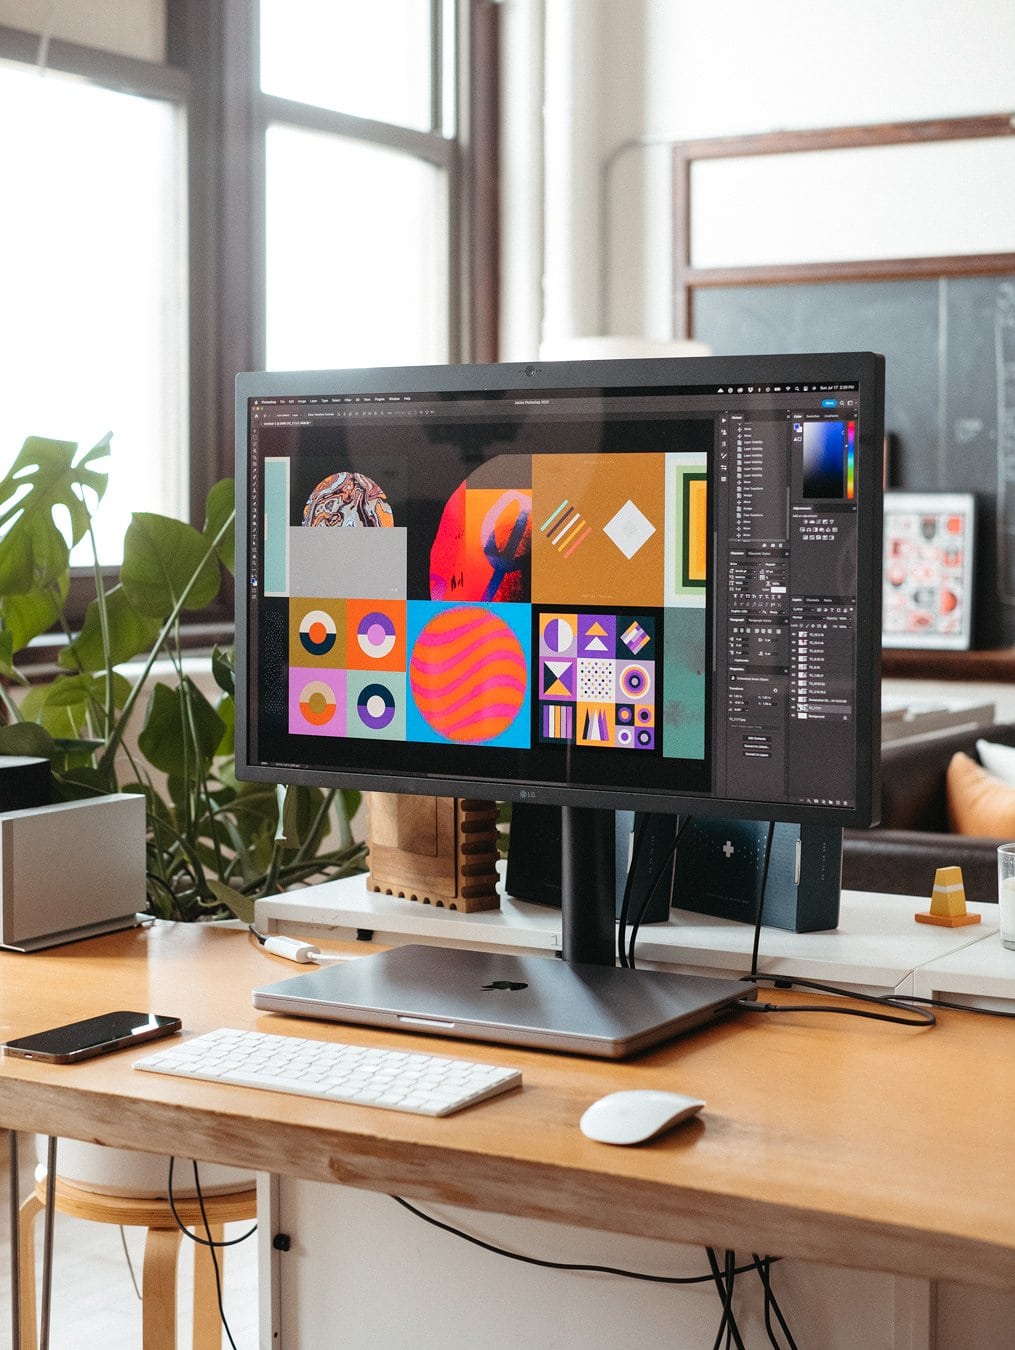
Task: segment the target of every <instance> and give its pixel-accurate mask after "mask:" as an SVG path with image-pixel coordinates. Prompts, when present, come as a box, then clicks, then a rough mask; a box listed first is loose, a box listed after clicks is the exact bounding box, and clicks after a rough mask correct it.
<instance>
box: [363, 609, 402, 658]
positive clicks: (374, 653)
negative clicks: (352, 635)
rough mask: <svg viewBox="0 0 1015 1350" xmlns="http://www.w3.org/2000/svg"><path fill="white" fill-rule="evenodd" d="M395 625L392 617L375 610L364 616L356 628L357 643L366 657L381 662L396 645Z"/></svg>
mask: <svg viewBox="0 0 1015 1350" xmlns="http://www.w3.org/2000/svg"><path fill="white" fill-rule="evenodd" d="M395 636H396V635H395V625H394V624H393V623H392V621H391V617H390V615H387V614H381V613H380V612H379V611H378V610H374V611H373V612H372V613H370V614H364V616H363V618H362V619H360V621H359V623H358V624H357V626H356V641H357V642H358V643H359V645H360V650H361V651H362V652H363V654H364V655H365V656H371V657H373V658H374V659H375V660H380V658H381V657H382V656H387V654H388V652H390V651H391V649H392V648H393V647H394V645H395Z"/></svg>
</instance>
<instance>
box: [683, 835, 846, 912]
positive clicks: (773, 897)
mask: <svg viewBox="0 0 1015 1350" xmlns="http://www.w3.org/2000/svg"><path fill="white" fill-rule="evenodd" d="M767 837H768V821H763V820H761V821H758V820H711V819H708V818H707V817H704V816H694V817H692V818H691V819H690V820H689V821H688V823H687V826H686V828H685V829H684V831H683V832H682V834H681V836H680V842H679V844H678V845H677V864H676V870H675V880H674V888H673V904H674V905H675V906H676V907H677V908H678V909H689V910H693V911H694V912H695V913H696V914H714V915H716V916H717V917H719V918H723V919H739V920H741V921H742V922H744V923H754V922H756V920H757V915H758V906H759V904H760V903H761V901H762V894H761V890H762V880H763V878H764V862H765V844H766V840H767ZM841 887H842V830H841V829H840V828H838V827H833V826H828V825H789V824H785V823H783V822H777V823H776V825H775V828H774V830H773V834H772V853H771V858H770V859H769V864H768V878H767V881H766V884H765V893H764V910H763V914H762V923H764V924H767V925H770V926H771V927H773V928H788V929H790V930H792V931H794V932H797V933H810V932H814V931H816V930H818V929H826V928H835V927H836V926H837V924H838V922H839V895H840V891H841Z"/></svg>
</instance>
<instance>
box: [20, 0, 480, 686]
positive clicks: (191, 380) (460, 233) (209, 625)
mask: <svg viewBox="0 0 1015 1350" xmlns="http://www.w3.org/2000/svg"><path fill="white" fill-rule="evenodd" d="M431 4H432V12H433V16H434V17H433V19H432V30H433V34H434V41H433V42H432V65H431V89H432V91H433V92H432V97H431V124H432V125H431V129H430V130H429V131H425V132H421V131H415V130H412V129H409V128H398V127H393V126H392V125H390V124H387V123H380V122H373V121H370V120H369V119H363V118H355V117H350V116H348V115H346V114H341V113H335V112H331V111H329V110H327V109H321V108H316V107H313V106H312V105H308V104H300V103H294V102H291V101H290V100H287V99H281V98H278V97H276V96H273V95H268V94H263V93H262V92H261V91H260V88H259V59H258V14H257V8H258V7H257V5H256V3H255V2H254V0H221V2H220V3H218V4H208V3H207V0H166V34H165V38H166V44H165V61H164V63H159V62H151V61H145V60H142V59H139V58H136V57H130V56H123V55H119V54H117V53H115V52H110V51H107V50H104V49H99V48H91V47H85V46H81V45H79V44H77V43H72V42H67V41H64V40H60V39H56V38H53V39H52V40H50V41H49V42H48V43H47V44H46V65H47V67H48V68H51V69H53V70H54V71H59V72H61V73H64V74H69V75H79V76H81V77H83V78H85V79H87V80H90V81H92V82H94V83H96V84H100V85H103V86H106V87H108V88H111V89H115V90H118V91H121V92H124V93H131V94H136V95H138V96H141V97H150V98H155V99H160V100H164V101H168V102H171V103H173V104H175V105H176V106H177V107H178V108H180V109H182V111H183V113H184V115H185V117H186V126H187V130H186V154H187V163H186V198H187V205H186V232H187V257H188V265H187V285H188V297H187V299H188V305H187V309H188V332H187V334H186V335H185V348H186V350H187V355H188V388H187V392H188V404H189V406H188V411H187V417H186V422H187V427H188V452H187V453H188V476H189V512H190V519H191V521H192V522H193V523H194V524H195V525H197V526H198V527H199V528H200V526H201V524H202V523H203V513H204V504H205V501H206V499H207V494H208V490H209V488H210V487H211V486H212V485H213V484H214V483H215V482H217V481H218V480H219V479H221V478H224V477H228V476H230V475H231V474H232V473H233V471H234V461H235V456H234V436H235V428H234V395H233V386H234V380H235V375H236V374H237V373H238V372H239V371H244V370H256V369H261V368H263V365H264V353H265V332H264V329H265V259H266V242H265V236H266V226H265V214H266V213H265V201H264V197H265V151H264V146H265V132H266V129H267V127H268V125H269V123H270V122H271V121H281V122H284V123H288V124H289V125H293V126H299V127H306V128H309V129H312V130H325V131H328V132H330V133H334V134H339V135H343V136H347V137H350V138H352V139H356V140H361V141H364V142H366V143H368V144H374V145H381V146H389V147H393V148H396V149H399V150H403V151H406V152H408V153H411V154H414V155H417V156H419V157H421V158H423V159H425V160H426V161H427V162H429V163H432V164H435V165H437V166H438V167H440V168H441V169H443V170H444V171H445V173H446V175H447V184H448V196H447V220H448V256H447V262H448V285H449V308H448V316H447V331H448V335H449V359H450V360H451V361H462V360H482V361H490V360H495V359H496V352H497V339H496V334H497V322H498V316H497V308H498V306H497V278H498V253H499V249H498V237H497V228H496V222H497V219H498V201H497V176H498V175H497V170H498V157H497V140H498V136H497V128H498V106H497V102H498V80H497V62H498V46H499V44H498V38H497V35H498V17H499V16H498V3H497V0H455V3H454V4H453V5H450V6H449V12H450V13H452V14H453V16H454V17H453V22H454V26H455V31H454V33H453V35H452V42H453V44H454V48H455V51H456V53H457V70H458V81H457V88H456V101H457V105H458V117H457V126H456V127H455V128H454V134H453V136H452V137H450V138H449V137H447V136H445V135H444V134H443V132H442V130H441V128H442V125H443V124H444V122H445V120H446V115H445V110H444V109H443V107H442V106H441V104H442V91H443V88H444V74H445V72H444V69H443V65H442V62H443V60H444V54H445V50H446V45H445V41H444V36H445V35H444V34H443V33H442V31H441V28H440V21H439V17H438V16H439V13H440V10H441V5H440V3H439V0H431ZM40 42H41V39H40V38H39V36H38V35H36V34H33V33H30V32H26V31H22V30H20V29H15V28H10V27H7V26H3V25H0V58H3V59H9V60H13V61H17V62H20V63H24V64H26V65H36V64H37V62H38V56H39V50H40ZM103 575H104V576H105V577H106V578H107V579H110V580H111V579H114V578H115V576H116V569H115V568H105V569H103ZM90 594H91V579H90V574H89V575H88V576H87V577H86V576H85V575H83V574H82V575H81V576H80V577H77V576H76V577H75V578H74V582H73V583H72V605H73V610H72V618H73V620H74V622H79V621H80V618H81V617H83V612H84V605H85V603H86V602H87V598H88V596H89V595H90ZM231 599H232V598H231V596H228V597H225V598H224V599H223V600H222V601H220V603H219V605H218V606H217V608H216V609H215V610H213V611H211V612H208V613H206V614H202V615H201V616H199V619H198V621H196V622H193V623H192V624H190V625H189V628H190V630H191V634H192V638H193V642H194V645H195V646H201V647H207V646H208V645H209V644H210V643H211V642H214V641H228V640H230V638H231V633H232V604H231ZM75 601H77V602H78V603H75ZM78 610H80V612H78ZM59 642H60V640H59V638H54V642H53V643H52V644H50V643H48V642H45V641H43V642H41V643H39V644H38V651H37V652H35V651H33V653H32V655H33V656H35V655H38V657H39V659H40V660H42V661H46V660H49V659H51V658H52V654H53V651H54V650H55V648H56V646H58V645H59Z"/></svg>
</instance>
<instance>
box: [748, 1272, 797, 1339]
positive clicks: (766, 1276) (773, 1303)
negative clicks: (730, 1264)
mask: <svg viewBox="0 0 1015 1350" xmlns="http://www.w3.org/2000/svg"><path fill="white" fill-rule="evenodd" d="M753 1256H754V1268H755V1270H756V1271H757V1274H758V1279H759V1280H760V1281H761V1283H762V1285H763V1286H764V1290H765V1330H766V1331H767V1332H768V1339H769V1341H770V1342H771V1344H772V1346H773V1347H774V1350H782V1347H781V1346H780V1345H779V1342H778V1341H777V1340H776V1338H775V1332H774V1331H773V1330H772V1313H773V1312H774V1313H775V1315H776V1317H777V1318H778V1320H779V1325H780V1326H781V1327H782V1331H783V1335H784V1336H785V1337H786V1340H787V1341H788V1342H789V1345H788V1350H797V1343H796V1341H795V1340H794V1339H793V1335H792V1333H791V1331H790V1329H789V1326H788V1325H787V1323H786V1319H785V1317H783V1315H782V1309H781V1308H780V1307H779V1300H778V1299H777V1298H776V1296H775V1290H774V1289H773V1288H772V1279H771V1266H772V1258H771V1257H770V1256H759V1255H758V1254H757V1252H754V1253H753Z"/></svg>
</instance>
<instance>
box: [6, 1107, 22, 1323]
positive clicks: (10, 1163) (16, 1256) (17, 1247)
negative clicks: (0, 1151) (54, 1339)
mask: <svg viewBox="0 0 1015 1350" xmlns="http://www.w3.org/2000/svg"><path fill="white" fill-rule="evenodd" d="M7 1143H8V1146H9V1148H10V1155H9V1157H8V1159H7V1180H8V1183H9V1185H10V1190H11V1194H10V1204H11V1345H12V1346H15V1347H17V1346H19V1345H20V1344H21V1244H20V1242H19V1241H18V1234H19V1232H20V1215H19V1209H20V1206H19V1201H20V1199H21V1177H20V1172H19V1168H18V1132H17V1130H8V1131H7Z"/></svg>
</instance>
